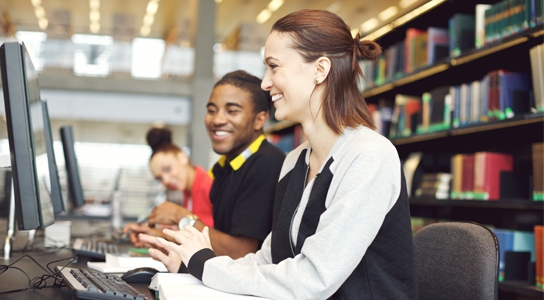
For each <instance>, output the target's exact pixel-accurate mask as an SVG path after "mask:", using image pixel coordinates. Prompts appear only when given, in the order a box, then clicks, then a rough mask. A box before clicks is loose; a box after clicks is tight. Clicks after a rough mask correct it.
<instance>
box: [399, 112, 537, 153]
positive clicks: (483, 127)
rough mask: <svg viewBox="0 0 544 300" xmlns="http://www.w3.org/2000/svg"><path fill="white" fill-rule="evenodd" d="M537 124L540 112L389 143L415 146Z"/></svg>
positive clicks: (414, 136)
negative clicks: (455, 137) (421, 143)
mask: <svg viewBox="0 0 544 300" xmlns="http://www.w3.org/2000/svg"><path fill="white" fill-rule="evenodd" d="M537 123H543V124H544V113H542V112H541V113H536V114H524V115H519V116H515V117H514V118H511V119H506V120H502V121H491V122H488V123H479V124H474V125H470V126H466V127H459V128H454V129H450V130H445V131H439V132H433V133H425V134H420V135H413V136H410V137H405V138H396V139H393V140H392V141H391V142H392V143H393V144H394V145H395V146H402V145H408V144H415V143H419V142H422V141H433V140H439V139H444V138H447V137H450V136H461V135H470V134H475V133H480V132H489V131H493V130H499V129H506V128H514V127H518V126H523V125H530V124H537Z"/></svg>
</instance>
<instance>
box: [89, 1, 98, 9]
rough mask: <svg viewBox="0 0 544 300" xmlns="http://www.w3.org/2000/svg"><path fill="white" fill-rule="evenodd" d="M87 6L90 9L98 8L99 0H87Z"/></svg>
mask: <svg viewBox="0 0 544 300" xmlns="http://www.w3.org/2000/svg"><path fill="white" fill-rule="evenodd" d="M89 7H90V8H91V9H97V10H98V9H100V0H89Z"/></svg>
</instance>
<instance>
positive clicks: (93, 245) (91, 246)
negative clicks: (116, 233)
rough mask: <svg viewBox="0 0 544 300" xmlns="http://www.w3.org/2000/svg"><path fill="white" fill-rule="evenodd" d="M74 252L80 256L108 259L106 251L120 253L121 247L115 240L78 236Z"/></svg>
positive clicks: (73, 247) (73, 248)
mask: <svg viewBox="0 0 544 300" xmlns="http://www.w3.org/2000/svg"><path fill="white" fill-rule="evenodd" d="M72 252H74V255H76V256H78V257H89V258H95V259H98V260H102V261H106V253H110V254H119V249H118V248H117V244H115V243H114V242H110V241H104V240H98V239H92V238H87V239H82V238H77V239H76V240H75V241H74V244H73V245H72Z"/></svg>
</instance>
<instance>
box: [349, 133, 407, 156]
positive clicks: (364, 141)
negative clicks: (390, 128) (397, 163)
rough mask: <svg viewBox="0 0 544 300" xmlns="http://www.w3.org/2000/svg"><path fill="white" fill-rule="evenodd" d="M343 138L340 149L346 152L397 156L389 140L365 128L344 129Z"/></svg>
mask: <svg viewBox="0 0 544 300" xmlns="http://www.w3.org/2000/svg"><path fill="white" fill-rule="evenodd" d="M343 138H345V142H344V146H343V147H342V148H344V149H345V150H348V151H354V152H358V153H369V152H370V153H376V154H380V153H381V154H383V155H386V156H388V155H394V156H398V153H397V149H396V148H395V146H394V145H393V144H392V143H391V141H390V140H389V139H387V138H386V137H385V136H383V135H381V134H379V133H378V132H376V131H374V130H372V129H370V128H368V127H365V126H360V127H358V128H348V129H346V130H345V131H344V134H343Z"/></svg>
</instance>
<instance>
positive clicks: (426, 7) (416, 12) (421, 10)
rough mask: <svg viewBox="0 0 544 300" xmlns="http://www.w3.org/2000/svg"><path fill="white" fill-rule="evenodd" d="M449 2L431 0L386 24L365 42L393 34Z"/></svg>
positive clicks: (366, 37) (367, 36) (368, 35)
mask: <svg viewBox="0 0 544 300" xmlns="http://www.w3.org/2000/svg"><path fill="white" fill-rule="evenodd" d="M446 2H448V1H447V0H431V1H429V2H427V3H425V4H423V5H421V6H420V7H417V8H414V9H413V10H412V11H410V12H408V13H407V14H405V15H403V16H401V17H399V18H398V19H396V20H394V21H393V22H391V23H389V24H386V25H384V26H382V27H381V28H379V29H377V30H376V31H374V32H372V33H369V34H367V35H365V36H364V37H363V38H364V39H365V40H372V41H374V40H376V39H379V38H380V37H382V36H384V35H386V34H387V33H389V32H391V31H392V30H393V29H395V28H398V27H400V26H402V25H404V24H406V23H408V22H410V21H411V20H413V19H415V18H417V17H419V16H421V15H423V14H425V13H427V12H429V11H431V10H432V9H433V8H435V7H437V6H439V5H441V4H443V3H446Z"/></svg>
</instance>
